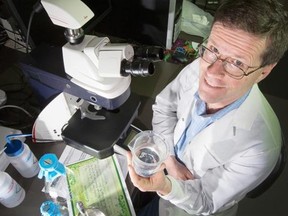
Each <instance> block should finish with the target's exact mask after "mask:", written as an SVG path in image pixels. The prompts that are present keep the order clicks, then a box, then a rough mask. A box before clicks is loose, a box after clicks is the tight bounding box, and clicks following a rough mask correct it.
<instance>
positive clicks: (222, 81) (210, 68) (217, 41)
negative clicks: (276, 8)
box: [199, 23, 273, 112]
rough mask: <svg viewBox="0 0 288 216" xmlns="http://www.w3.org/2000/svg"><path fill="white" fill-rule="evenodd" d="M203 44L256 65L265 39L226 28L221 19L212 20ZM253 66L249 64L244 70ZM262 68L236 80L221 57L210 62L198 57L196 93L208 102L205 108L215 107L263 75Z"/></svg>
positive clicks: (247, 88) (222, 53) (259, 63)
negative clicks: (198, 72) (212, 22)
mask: <svg viewBox="0 0 288 216" xmlns="http://www.w3.org/2000/svg"><path fill="white" fill-rule="evenodd" d="M206 47H207V48H209V49H210V50H212V51H213V52H215V53H216V54H217V56H218V57H219V58H221V59H222V60H223V59H225V58H227V57H231V58H234V59H236V60H239V61H241V62H242V63H244V64H246V65H248V66H251V67H259V66H260V65H261V63H262V62H261V58H260V56H261V54H262V53H263V51H264V49H265V47H266V40H265V39H263V38H260V37H256V36H254V35H252V34H249V33H247V32H244V31H242V30H237V29H231V28H227V27H225V26H223V25H222V24H221V23H215V24H214V25H213V27H212V30H211V34H210V37H209V39H208V43H207V45H206ZM272 68H273V67H272ZM272 68H271V69H272ZM252 70H253V69H251V68H249V69H248V71H247V72H246V73H249V71H252ZM265 70H266V68H265V67H264V68H260V69H259V70H257V71H255V72H254V73H252V74H250V75H249V76H244V77H243V78H242V79H240V80H237V79H234V78H232V77H230V76H229V75H228V74H227V73H226V72H225V69H224V67H223V62H222V61H221V60H217V61H216V62H215V63H213V64H209V63H207V62H206V61H204V60H203V59H201V61H200V81H199V96H200V98H201V99H202V100H203V101H205V102H206V103H207V107H208V111H209V110H210V111H211V112H213V110H215V111H216V110H218V109H221V108H223V107H225V106H227V105H229V104H230V103H232V102H234V101H235V100H237V99H238V98H240V97H241V96H243V95H244V94H245V93H246V92H247V91H248V90H249V89H250V88H251V87H252V86H253V84H254V83H257V82H259V81H260V80H262V79H263V78H264V77H265V76H266V72H264V71H265ZM269 72H270V71H269ZM264 75H265V76H264Z"/></svg>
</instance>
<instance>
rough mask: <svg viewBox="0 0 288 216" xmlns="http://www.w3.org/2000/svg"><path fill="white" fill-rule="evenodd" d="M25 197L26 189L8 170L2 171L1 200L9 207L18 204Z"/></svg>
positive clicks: (0, 181) (0, 178)
mask: <svg viewBox="0 0 288 216" xmlns="http://www.w3.org/2000/svg"><path fill="white" fill-rule="evenodd" d="M24 198H25V190H24V189H23V188H22V187H21V186H20V185H19V184H18V183H17V182H16V181H15V180H14V179H13V178H12V177H11V176H10V175H9V174H8V173H6V172H1V171H0V202H1V204H3V205H4V206H6V207H7V208H13V207H16V206H18V205H19V204H20V203H22V201H23V200H24Z"/></svg>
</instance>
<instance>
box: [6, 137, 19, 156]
mask: <svg viewBox="0 0 288 216" xmlns="http://www.w3.org/2000/svg"><path fill="white" fill-rule="evenodd" d="M5 147H6V149H5V150H4V152H5V153H6V154H7V155H8V156H9V157H15V156H17V155H19V154H21V153H22V152H23V150H24V145H23V143H22V141H21V140H18V139H13V140H10V141H9V142H7V143H6V145H5Z"/></svg>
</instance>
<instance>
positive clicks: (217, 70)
mask: <svg viewBox="0 0 288 216" xmlns="http://www.w3.org/2000/svg"><path fill="white" fill-rule="evenodd" d="M207 73H208V74H209V75H213V76H224V75H225V68H224V62H223V60H222V59H219V58H218V59H217V60H216V61H215V62H214V63H212V64H210V65H209V67H208V70H207Z"/></svg>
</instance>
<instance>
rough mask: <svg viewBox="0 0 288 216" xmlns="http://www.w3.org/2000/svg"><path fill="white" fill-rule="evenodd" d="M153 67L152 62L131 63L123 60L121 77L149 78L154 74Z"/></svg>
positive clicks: (135, 61)
mask: <svg viewBox="0 0 288 216" xmlns="http://www.w3.org/2000/svg"><path fill="white" fill-rule="evenodd" d="M154 70H155V66H154V64H153V62H151V61H147V60H134V61H132V62H130V61H127V60H125V59H123V60H122V62H121V75H122V76H128V75H129V74H130V75H132V76H142V77H146V76H151V75H153V74H154Z"/></svg>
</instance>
